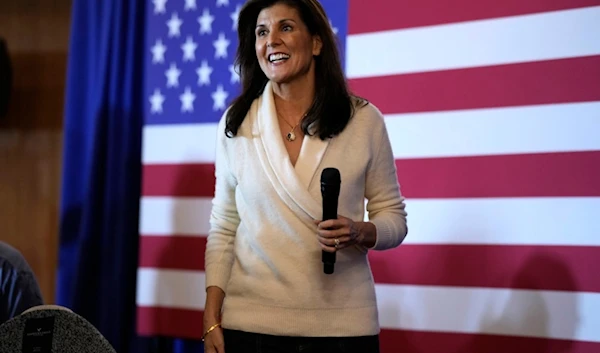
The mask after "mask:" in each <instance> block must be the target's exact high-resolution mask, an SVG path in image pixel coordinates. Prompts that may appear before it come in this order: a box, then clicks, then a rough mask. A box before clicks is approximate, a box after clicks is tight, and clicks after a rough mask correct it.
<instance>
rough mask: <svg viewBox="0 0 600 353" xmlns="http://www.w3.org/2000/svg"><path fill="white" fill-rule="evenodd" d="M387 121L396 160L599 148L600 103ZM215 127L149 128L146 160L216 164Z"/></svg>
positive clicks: (392, 117) (404, 116)
mask: <svg viewBox="0 0 600 353" xmlns="http://www.w3.org/2000/svg"><path fill="white" fill-rule="evenodd" d="M385 121H386V125H387V128H388V132H389V135H390V140H391V141H392V146H393V150H394V156H395V157H396V158H428V157H447V156H474V155H494V154H513V153H514V154H516V153H537V152H566V151H586V150H600V138H598V131H600V102H586V103H569V104H548V105H535V106H524V107H509V108H493V109H469V110H460V111H447V112H433V113H432V112H427V113H414V114H397V115H396V114H391V115H386V117H385ZM216 128H217V125H216V124H186V125H173V126H165V125H155V126H147V127H145V128H144V149H143V161H144V163H145V164H162V163H214V159H215V137H216V133H217V131H216ZM474 146H476V148H474Z"/></svg>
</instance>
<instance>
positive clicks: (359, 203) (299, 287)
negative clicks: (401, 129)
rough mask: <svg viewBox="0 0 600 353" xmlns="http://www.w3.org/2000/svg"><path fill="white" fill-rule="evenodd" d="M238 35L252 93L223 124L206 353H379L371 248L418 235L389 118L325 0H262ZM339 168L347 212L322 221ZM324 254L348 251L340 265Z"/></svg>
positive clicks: (248, 9)
mask: <svg viewBox="0 0 600 353" xmlns="http://www.w3.org/2000/svg"><path fill="white" fill-rule="evenodd" d="M238 35H239V43H240V44H239V47H238V52H237V64H238V65H239V67H240V68H241V79H242V86H243V91H242V93H241V95H240V96H239V97H238V98H237V99H236V100H235V101H234V102H233V103H232V105H231V107H230V108H229V109H228V110H227V112H226V113H225V114H224V116H223V118H222V119H221V121H220V123H219V130H218V137H217V146H216V150H217V155H216V162H215V168H216V173H215V174H216V187H215V196H214V199H213V209H212V214H211V220H210V222H211V223H210V224H211V229H210V232H209V236H208V241H207V246H206V257H205V271H206V287H207V288H206V292H207V293H206V294H207V296H206V304H205V311H204V330H205V332H204V342H205V351H206V352H207V353H213V352H219V353H223V352H225V351H226V352H227V353H235V352H244V353H249V352H258V351H260V352H295V351H300V350H302V351H303V352H378V350H379V347H378V345H379V342H378V333H379V325H378V316H377V314H378V313H377V303H376V297H375V290H374V282H373V278H372V275H371V272H370V268H369V264H368V260H367V251H368V250H369V249H373V250H385V249H390V248H394V247H396V246H398V245H399V244H400V243H401V242H402V240H403V239H404V237H405V235H406V233H407V226H406V212H405V205H404V198H403V197H402V196H401V194H400V189H399V185H398V182H397V178H396V169H395V163H394V156H393V153H392V149H391V146H390V142H389V139H388V136H387V132H386V128H385V124H384V121H383V117H382V115H381V113H380V112H379V111H378V110H377V109H376V108H375V107H374V106H373V105H371V104H369V103H368V102H366V101H364V100H362V99H359V98H357V97H354V96H352V95H351V94H350V93H349V91H348V89H347V87H346V82H345V80H344V76H343V71H342V68H341V65H340V61H339V58H338V53H337V47H336V43H335V39H334V38H335V37H334V35H333V33H332V30H331V27H330V26H329V21H328V19H327V17H326V15H325V13H324V11H323V8H322V7H321V5H320V4H319V3H318V2H317V1H316V0H285V1H284V0H280V1H277V0H250V1H248V2H247V3H246V4H245V6H244V8H243V9H242V10H241V12H240V16H239V23H238ZM328 167H333V168H337V169H339V171H340V174H341V179H342V182H341V190H340V195H339V206H338V213H339V214H340V216H339V217H338V219H335V220H327V221H323V222H321V221H320V218H321V216H322V207H321V191H320V175H321V172H322V170H323V169H325V168H328ZM365 199H367V200H368V203H367V211H368V212H369V219H370V221H369V222H363V221H362V220H364V210H365ZM323 250H324V251H328V252H336V257H337V261H336V264H335V272H334V273H333V274H324V273H323V264H322V262H321V255H322V251H323Z"/></svg>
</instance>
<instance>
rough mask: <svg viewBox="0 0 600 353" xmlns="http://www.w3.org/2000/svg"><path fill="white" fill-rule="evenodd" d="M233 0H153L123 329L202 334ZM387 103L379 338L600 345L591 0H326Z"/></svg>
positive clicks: (232, 90)
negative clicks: (401, 216) (391, 244)
mask: <svg viewBox="0 0 600 353" xmlns="http://www.w3.org/2000/svg"><path fill="white" fill-rule="evenodd" d="M242 3H243V1H241V0H198V1H196V0H151V1H150V6H148V13H147V16H148V31H147V33H148V35H147V38H146V48H147V56H146V62H145V63H144V64H145V66H146V72H147V76H146V82H145V89H146V96H147V101H146V104H147V108H146V119H145V127H144V139H143V190H142V193H143V194H142V197H141V214H140V216H141V217H140V237H141V243H140V262H139V272H138V293H137V308H138V309H137V310H138V324H137V325H138V333H140V334H142V335H166V336H172V337H184V338H199V337H200V335H201V334H202V332H203V329H202V327H201V323H202V310H203V306H204V300H205V294H204V293H205V291H204V272H203V269H204V249H205V244H206V238H205V237H206V234H207V232H208V227H209V224H208V217H209V213H210V209H211V197H212V194H213V187H214V175H213V173H214V167H213V162H214V151H215V149H214V143H215V137H216V134H217V131H216V124H217V121H218V119H219V118H220V116H221V114H222V113H223V110H224V109H225V108H226V106H227V105H228V104H229V103H230V102H231V100H232V98H233V97H234V96H235V95H236V94H237V93H238V92H239V91H238V89H239V78H238V76H237V74H236V73H235V71H234V70H233V66H232V63H233V59H234V54H235V48H236V45H237V36H236V31H235V30H236V19H237V14H238V12H239V9H240V6H241V5H242ZM322 3H323V5H324V7H325V9H326V11H327V13H328V15H329V16H330V19H331V25H332V26H333V28H334V29H335V31H336V32H337V35H338V37H339V39H340V43H341V46H342V48H341V49H342V52H343V58H344V67H345V70H346V75H347V77H348V79H349V81H350V86H351V88H352V89H353V90H354V92H355V93H357V94H359V95H361V96H363V97H366V98H368V99H369V100H370V101H371V102H373V103H374V104H375V105H376V106H378V107H379V108H380V109H381V111H382V112H383V113H384V114H385V119H386V124H387V127H388V129H389V133H390V138H391V140H392V145H393V150H394V154H395V156H396V159H397V167H398V178H399V180H400V183H401V186H402V192H403V194H404V195H405V196H406V197H407V211H408V225H409V234H408V236H407V238H406V240H405V242H404V244H403V245H401V246H400V247H399V248H397V249H394V250H391V251H386V252H371V253H370V254H369V258H370V261H371V264H372V270H373V273H374V277H375V280H376V290H377V298H378V305H379V308H380V322H381V325H382V333H381V340H382V349H383V352H384V353H392V352H399V351H402V352H467V353H469V352H507V351H508V352H559V351H560V352H574V353H575V352H576V353H591V352H600V276H599V275H598V273H597V271H598V268H599V267H600V6H598V5H599V3H598V0H553V1H548V0H545V1H544V0H530V1H521V0H504V1H478V0H454V1H452V2H450V1H440V0H420V1H407V0H368V1H366V0H348V1H342V0H328V1H326V0H322Z"/></svg>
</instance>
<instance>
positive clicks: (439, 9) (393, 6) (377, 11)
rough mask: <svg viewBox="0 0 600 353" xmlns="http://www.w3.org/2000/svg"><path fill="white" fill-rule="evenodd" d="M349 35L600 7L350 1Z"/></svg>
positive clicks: (541, 2)
mask: <svg viewBox="0 0 600 353" xmlns="http://www.w3.org/2000/svg"><path fill="white" fill-rule="evenodd" d="M349 5H350V6H349V10H348V11H349V13H348V33H349V34H360V33H367V32H376V31H385V30H394V29H402V28H410V27H420V26H431V25H437V24H446V23H453V22H461V21H473V20H483V19H491V18H497V17H504V16H517V15H525V14H533V13H539V12H546V11H558V10H566V9H575V8H580V7H587V6H596V5H598V1H597V0H553V1H548V0H529V1H522V0H505V1H499V2H494V3H492V2H489V1H477V0H453V1H440V0H420V1H419V2H413V1H409V0H397V1H396V0H395V1H389V0H369V1H365V0H350V4H349Z"/></svg>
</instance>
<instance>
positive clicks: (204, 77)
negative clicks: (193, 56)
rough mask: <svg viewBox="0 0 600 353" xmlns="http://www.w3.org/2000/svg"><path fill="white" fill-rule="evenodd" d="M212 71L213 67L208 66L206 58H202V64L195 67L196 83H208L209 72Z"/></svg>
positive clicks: (200, 84)
mask: <svg viewBox="0 0 600 353" xmlns="http://www.w3.org/2000/svg"><path fill="white" fill-rule="evenodd" d="M212 72H213V68H212V67H210V66H208V62H207V61H206V60H202V65H200V67H199V68H197V69H196V73H197V74H198V85H199V86H203V85H207V86H208V85H210V74H211V73H212Z"/></svg>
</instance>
